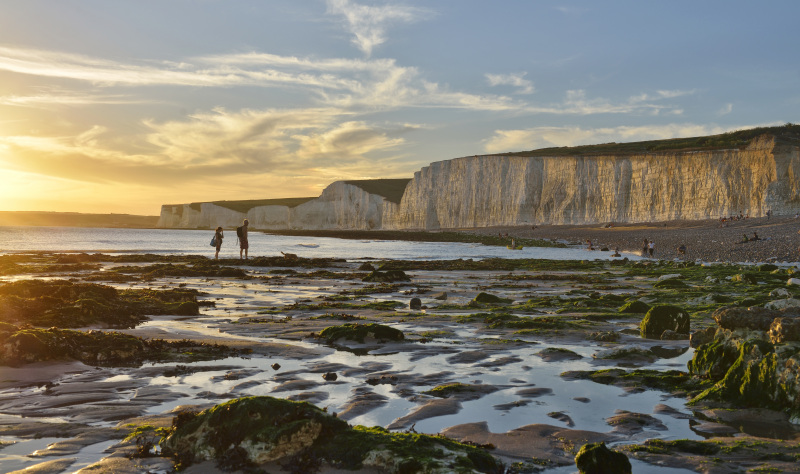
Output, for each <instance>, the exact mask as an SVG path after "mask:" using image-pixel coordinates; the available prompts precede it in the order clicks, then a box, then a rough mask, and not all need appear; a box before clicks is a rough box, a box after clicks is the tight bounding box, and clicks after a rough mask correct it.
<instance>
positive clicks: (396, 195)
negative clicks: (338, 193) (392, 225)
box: [345, 178, 411, 204]
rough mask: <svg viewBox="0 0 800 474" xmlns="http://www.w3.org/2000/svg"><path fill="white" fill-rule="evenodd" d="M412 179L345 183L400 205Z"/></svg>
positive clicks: (366, 180)
mask: <svg viewBox="0 0 800 474" xmlns="http://www.w3.org/2000/svg"><path fill="white" fill-rule="evenodd" d="M409 181H411V178H402V179H360V180H351V181H345V183H346V184H352V185H353V186H358V187H359V188H361V189H363V190H364V191H366V192H368V193H370V194H377V195H378V196H383V197H385V198H386V199H387V200H389V201H390V202H393V203H395V204H400V199H402V198H403V193H405V192H406V185H407V184H408V182H409Z"/></svg>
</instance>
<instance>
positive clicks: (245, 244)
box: [239, 239, 250, 250]
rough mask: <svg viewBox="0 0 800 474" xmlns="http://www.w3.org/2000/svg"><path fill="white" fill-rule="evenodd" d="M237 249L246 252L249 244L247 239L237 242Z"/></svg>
mask: <svg viewBox="0 0 800 474" xmlns="http://www.w3.org/2000/svg"><path fill="white" fill-rule="evenodd" d="M239 248H240V249H242V250H247V249H249V248H250V244H249V243H248V242H247V239H241V240H240V241H239Z"/></svg>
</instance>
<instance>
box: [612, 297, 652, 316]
mask: <svg viewBox="0 0 800 474" xmlns="http://www.w3.org/2000/svg"><path fill="white" fill-rule="evenodd" d="M648 311H650V305H649V304H647V303H645V302H644V301H640V300H633V301H628V302H627V303H625V304H624V305H622V306H621V307H620V308H619V312H620V313H646V312H648Z"/></svg>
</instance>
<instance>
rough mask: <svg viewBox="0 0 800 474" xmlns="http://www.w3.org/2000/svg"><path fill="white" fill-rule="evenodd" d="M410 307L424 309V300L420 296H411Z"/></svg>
mask: <svg viewBox="0 0 800 474" xmlns="http://www.w3.org/2000/svg"><path fill="white" fill-rule="evenodd" d="M408 307H409V308H411V309H422V300H420V299H419V298H411V302H409V303H408Z"/></svg>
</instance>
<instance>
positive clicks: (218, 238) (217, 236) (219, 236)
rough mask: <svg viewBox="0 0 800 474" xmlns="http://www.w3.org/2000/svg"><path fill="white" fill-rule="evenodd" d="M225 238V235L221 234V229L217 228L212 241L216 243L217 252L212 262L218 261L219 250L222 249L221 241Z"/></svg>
mask: <svg viewBox="0 0 800 474" xmlns="http://www.w3.org/2000/svg"><path fill="white" fill-rule="evenodd" d="M224 238H225V234H224V233H223V232H222V227H217V230H216V232H214V241H215V242H216V243H217V252H216V253H215V254H214V260H219V249H220V248H221V247H222V239H224Z"/></svg>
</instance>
